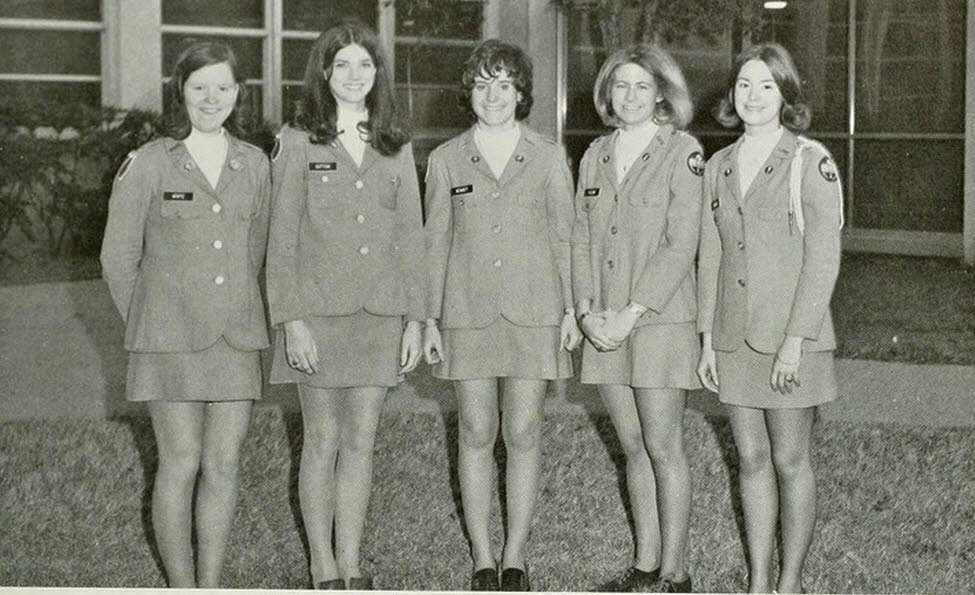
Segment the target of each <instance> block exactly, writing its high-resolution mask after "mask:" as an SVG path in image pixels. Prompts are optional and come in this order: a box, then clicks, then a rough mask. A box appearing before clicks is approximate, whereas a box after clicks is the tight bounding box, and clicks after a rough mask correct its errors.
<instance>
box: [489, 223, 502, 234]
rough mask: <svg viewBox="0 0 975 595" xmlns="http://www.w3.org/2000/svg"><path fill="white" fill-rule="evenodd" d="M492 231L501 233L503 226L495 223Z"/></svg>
mask: <svg viewBox="0 0 975 595" xmlns="http://www.w3.org/2000/svg"><path fill="white" fill-rule="evenodd" d="M491 231H493V232H494V233H501V226H500V225H498V224H497V223H495V224H494V226H493V227H491Z"/></svg>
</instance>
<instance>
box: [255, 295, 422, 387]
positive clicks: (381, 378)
mask: <svg viewBox="0 0 975 595" xmlns="http://www.w3.org/2000/svg"><path fill="white" fill-rule="evenodd" d="M305 324H306V325H307V326H308V329H309V330H310V331H311V334H312V337H314V339H315V344H316V345H317V346H318V359H319V363H318V372H316V373H315V374H310V375H309V374H305V373H304V372H299V371H298V370H295V369H294V368H292V367H291V366H289V365H288V356H287V353H286V352H285V346H284V332H283V331H282V330H280V329H279V330H278V331H277V332H276V333H275V335H276V337H275V340H274V360H273V362H272V363H271V383H272V384H282V383H288V382H294V383H297V384H304V385H307V386H312V387H315V388H349V387H356V386H396V385H397V384H398V383H399V382H400V381H401V380H402V377H400V376H399V368H400V366H399V354H400V341H401V339H402V336H403V318H402V317H401V316H377V315H375V314H370V313H369V312H366V311H365V310H359V311H358V312H356V313H355V314H349V315H347V316H313V317H310V318H306V319H305Z"/></svg>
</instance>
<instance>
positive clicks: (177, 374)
mask: <svg viewBox="0 0 975 595" xmlns="http://www.w3.org/2000/svg"><path fill="white" fill-rule="evenodd" d="M262 386H263V383H262V380H261V352H260V350H249V351H241V350H240V349H236V348H234V347H233V346H231V345H230V344H229V343H227V340H226V339H224V338H223V337H220V339H219V340H217V342H216V343H214V344H213V345H211V346H210V347H207V348H206V349H203V350H201V351H180V352H176V353H156V352H154V353H142V352H138V351H130V352H129V367H128V371H127V373H126V382H125V398H126V399H127V400H129V401H241V400H256V399H260V398H261V388H262Z"/></svg>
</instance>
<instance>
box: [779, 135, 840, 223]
mask: <svg viewBox="0 0 975 595" xmlns="http://www.w3.org/2000/svg"><path fill="white" fill-rule="evenodd" d="M813 147H817V148H819V150H821V151H822V152H823V154H825V155H826V157H827V158H829V159H830V160H831V161H832V157H831V156H830V154H829V150H827V149H826V147H824V146H823V145H822V144H821V143H819V142H817V141H814V140H812V139H810V138H806V137H805V136H801V135H800V136H797V137H796V153H795V155H794V156H793V157H792V167H791V170H790V172H789V214H790V215H792V216H793V217H794V218H795V221H796V227H798V228H799V233H804V232H805V230H806V220H805V218H804V217H803V215H802V154H803V153H804V152H806V150H807V149H811V148H813ZM836 203H837V204H836V206H837V213H838V215H839V228H840V229H842V228H843V225H844V224H845V223H846V222H845V221H844V220H843V183H842V182H839V181H837V183H836Z"/></svg>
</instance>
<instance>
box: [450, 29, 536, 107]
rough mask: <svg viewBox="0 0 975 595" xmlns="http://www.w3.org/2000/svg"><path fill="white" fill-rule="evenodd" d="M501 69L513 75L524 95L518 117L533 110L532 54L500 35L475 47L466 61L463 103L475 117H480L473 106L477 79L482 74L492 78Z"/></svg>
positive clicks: (515, 82)
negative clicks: (507, 41)
mask: <svg viewBox="0 0 975 595" xmlns="http://www.w3.org/2000/svg"><path fill="white" fill-rule="evenodd" d="M502 72H504V73H506V74H507V75H508V76H510V77H511V81H512V82H513V83H514V84H515V90H516V91H517V92H518V93H520V95H521V97H520V98H519V99H518V105H516V106H515V120H519V121H520V120H524V119H525V118H527V117H528V114H530V113H531V111H532V102H533V101H534V100H533V98H532V61H531V58H529V57H528V54H526V53H525V51H524V50H522V49H521V48H520V47H518V46H516V45H513V44H510V43H505V42H503V41H501V40H498V39H486V40H484V41H483V42H481V43H480V44H479V45H478V46H477V47H476V48H474V51H473V52H471V55H470V56H469V57H468V58H467V61H466V62H464V72H463V74H462V75H461V79H460V81H461V82H460V84H461V104H462V105H463V107H464V109H465V110H467V112H468V114H470V116H471V118H472V119H473V120H476V119H477V116H476V115H475V114H474V109H473V108H472V107H471V93H472V92H473V90H474V79H476V78H477V77H479V76H480V77H482V78H492V77H495V76H497V75H498V74H499V73H502Z"/></svg>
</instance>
